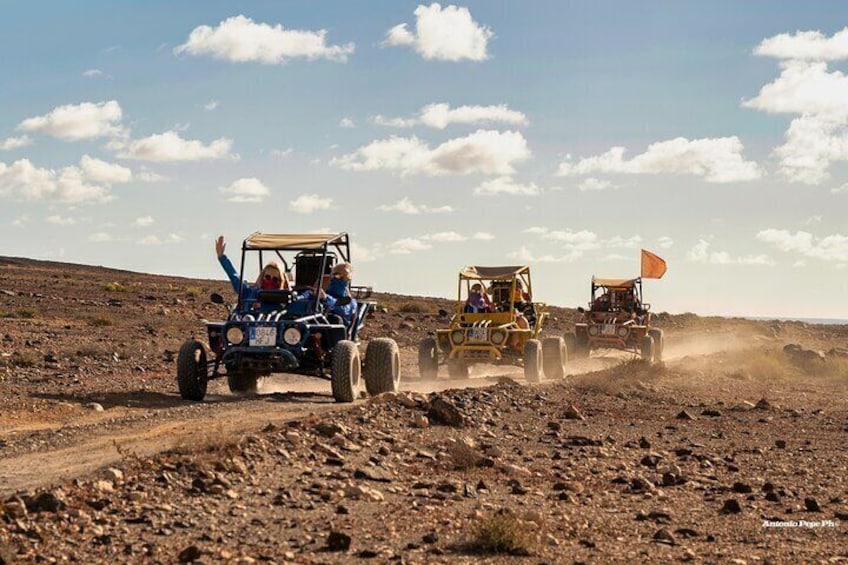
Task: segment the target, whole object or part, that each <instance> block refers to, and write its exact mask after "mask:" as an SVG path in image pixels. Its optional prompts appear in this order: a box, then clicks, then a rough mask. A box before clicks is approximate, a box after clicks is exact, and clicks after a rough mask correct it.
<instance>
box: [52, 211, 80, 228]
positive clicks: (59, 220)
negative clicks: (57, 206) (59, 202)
mask: <svg viewBox="0 0 848 565" xmlns="http://www.w3.org/2000/svg"><path fill="white" fill-rule="evenodd" d="M44 221H46V222H47V223H48V224H56V225H57V226H72V225H74V224H76V223H77V221H76V220H75V219H74V218H69V217H67V216H63V215H61V214H54V215H53V216H48V217H47V218H45V220H44Z"/></svg>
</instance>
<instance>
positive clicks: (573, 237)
mask: <svg viewBox="0 0 848 565" xmlns="http://www.w3.org/2000/svg"><path fill="white" fill-rule="evenodd" d="M542 239H547V240H549V241H557V242H562V243H564V244H566V246H568V247H571V248H573V249H580V250H587V249H595V248H597V247H600V245H601V241H600V238H599V237H598V234H596V233H595V232H591V231H589V230H580V231H572V230H550V231H547V232H545V233H543V234H542Z"/></svg>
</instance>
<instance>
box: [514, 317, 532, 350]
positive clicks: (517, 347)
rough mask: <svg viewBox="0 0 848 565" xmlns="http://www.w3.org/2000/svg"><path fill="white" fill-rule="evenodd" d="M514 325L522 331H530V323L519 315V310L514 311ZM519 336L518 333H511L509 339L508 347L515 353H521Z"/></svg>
mask: <svg viewBox="0 0 848 565" xmlns="http://www.w3.org/2000/svg"><path fill="white" fill-rule="evenodd" d="M515 323H516V325H517V326H518V327H519V328H520V329H522V330H529V329H530V322H529V321H528V320H527V318H526V317H525V316H524V314H522V313H521V311H520V310H515ZM521 343H522V341H521V335H520V334H519V333H518V332H513V334H512V336H510V338H509V346H510V348H512V350H513V351H515V352H516V353H522V351H521Z"/></svg>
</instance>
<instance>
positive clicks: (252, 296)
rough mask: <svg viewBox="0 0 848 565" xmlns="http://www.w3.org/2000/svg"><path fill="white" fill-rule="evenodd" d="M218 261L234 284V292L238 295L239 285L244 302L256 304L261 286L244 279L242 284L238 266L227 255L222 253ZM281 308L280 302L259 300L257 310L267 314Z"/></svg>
mask: <svg viewBox="0 0 848 565" xmlns="http://www.w3.org/2000/svg"><path fill="white" fill-rule="evenodd" d="M218 262H219V263H221V267H223V268H224V272H225V273H227V277H228V278H229V279H230V283H231V284H232V285H233V292H235V293H236V294H237V295H238V292H239V287H241V301H242V304H244V303H248V304H255V303H257V302H258V301H259V290H260V289H259V288H258V287H256V286H255V285H253V284H251V283H249V282H247V281H244V284H243V285H242V284H241V282H242V281H241V279H240V278H239V276H238V273H237V272H236V268H235V267H233V264H232V262H231V261H230V259H229V258H228V257H227V256H226V255H221V256H220V257H218ZM279 309H281V306H280V305H278V304H262V303H261V302H259V308H258V310H257V312H260V313H263V314H267V313H268V312H273V311H274V310H279Z"/></svg>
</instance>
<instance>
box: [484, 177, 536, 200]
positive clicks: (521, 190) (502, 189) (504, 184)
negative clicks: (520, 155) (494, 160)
mask: <svg viewBox="0 0 848 565" xmlns="http://www.w3.org/2000/svg"><path fill="white" fill-rule="evenodd" d="M540 192H541V190H540V189H539V187H538V186H536V185H535V183H532V182H531V183H529V184H521V183H517V182H515V181H514V180H513V179H512V178H511V177H498V178H495V179H489V180H486V181H483V182H482V183H480V184H479V185H478V186H476V187H475V188H474V194H475V195H477V196H494V195H496V194H512V195H518V196H537V195H538V194H539V193H540Z"/></svg>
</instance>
